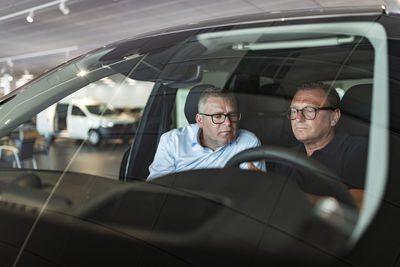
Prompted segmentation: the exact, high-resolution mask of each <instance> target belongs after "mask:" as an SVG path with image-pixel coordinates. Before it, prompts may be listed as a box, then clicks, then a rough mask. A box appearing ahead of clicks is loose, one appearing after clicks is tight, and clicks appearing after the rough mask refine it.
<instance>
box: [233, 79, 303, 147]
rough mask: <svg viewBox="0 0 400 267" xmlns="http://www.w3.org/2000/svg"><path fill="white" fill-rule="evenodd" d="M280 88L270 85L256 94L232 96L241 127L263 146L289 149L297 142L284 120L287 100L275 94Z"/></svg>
mask: <svg viewBox="0 0 400 267" xmlns="http://www.w3.org/2000/svg"><path fill="white" fill-rule="evenodd" d="M280 88H281V85H280V84H279V83H270V84H265V85H263V86H261V87H260V88H258V89H257V91H254V90H250V91H240V92H238V91H235V92H234V93H235V95H236V97H237V99H238V106H239V111H240V112H241V113H242V120H241V122H240V128H243V129H246V130H249V131H251V132H253V133H254V134H255V135H256V136H257V137H258V138H259V139H260V141H261V143H262V144H263V145H278V146H285V147H290V146H293V145H294V144H296V143H297V141H296V140H295V138H294V136H293V134H292V131H291V127H290V121H289V120H288V119H287V118H286V111H287V109H288V107H289V105H290V100H289V99H287V98H285V97H282V96H281V95H278V94H277V92H278V90H279V89H280Z"/></svg>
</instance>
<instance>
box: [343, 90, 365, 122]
mask: <svg viewBox="0 0 400 267" xmlns="http://www.w3.org/2000/svg"><path fill="white" fill-rule="evenodd" d="M371 99H372V84H358V85H354V86H353V87H350V88H349V89H348V90H347V91H346V93H345V94H344V96H343V98H342V101H341V110H342V112H343V113H344V114H348V115H350V116H353V117H357V118H359V119H362V120H364V121H367V122H369V121H370V117H371Z"/></svg>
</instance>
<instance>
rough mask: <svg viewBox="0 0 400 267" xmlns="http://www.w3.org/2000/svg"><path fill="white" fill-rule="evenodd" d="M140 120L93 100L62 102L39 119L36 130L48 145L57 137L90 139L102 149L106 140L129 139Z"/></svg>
mask: <svg viewBox="0 0 400 267" xmlns="http://www.w3.org/2000/svg"><path fill="white" fill-rule="evenodd" d="M138 121H139V119H135V118H133V117H132V116H128V115H126V114H125V113H121V112H119V111H117V110H116V109H114V108H113V107H112V106H110V105H108V104H106V103H104V102H101V101H98V100H96V99H93V98H87V97H83V98H75V99H71V100H68V102H58V103H56V104H54V105H52V106H50V107H48V108H47V109H45V110H43V111H42V112H40V113H39V114H38V115H37V119H36V127H37V130H38V131H39V133H40V134H41V135H43V136H44V137H45V139H46V140H47V141H52V140H53V139H54V138H56V137H63V138H72V139H88V141H89V143H90V144H92V145H98V144H99V143H100V141H101V140H102V139H104V138H123V139H129V138H130V137H131V136H132V135H133V134H134V133H135V132H136V128H137V124H138Z"/></svg>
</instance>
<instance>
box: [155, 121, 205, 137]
mask: <svg viewBox="0 0 400 267" xmlns="http://www.w3.org/2000/svg"><path fill="white" fill-rule="evenodd" d="M198 130H199V127H198V126H197V124H196V123H193V124H189V125H186V126H183V127H180V128H176V129H172V130H169V131H168V132H165V133H163V135H162V137H163V138H167V139H170V138H188V137H189V138H192V137H194V136H195V135H196V134H197V132H198Z"/></svg>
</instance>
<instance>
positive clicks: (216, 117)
mask: <svg viewBox="0 0 400 267" xmlns="http://www.w3.org/2000/svg"><path fill="white" fill-rule="evenodd" d="M199 114H200V115H204V116H209V117H211V120H212V122H213V123H214V124H222V123H224V122H225V120H226V117H229V121H230V122H238V121H240V118H241V117H242V114H240V113H229V114H205V113H199Z"/></svg>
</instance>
